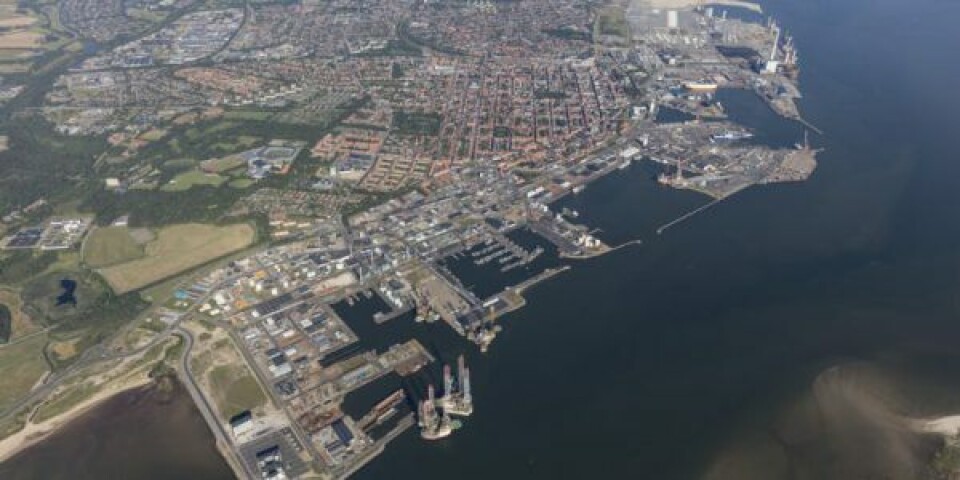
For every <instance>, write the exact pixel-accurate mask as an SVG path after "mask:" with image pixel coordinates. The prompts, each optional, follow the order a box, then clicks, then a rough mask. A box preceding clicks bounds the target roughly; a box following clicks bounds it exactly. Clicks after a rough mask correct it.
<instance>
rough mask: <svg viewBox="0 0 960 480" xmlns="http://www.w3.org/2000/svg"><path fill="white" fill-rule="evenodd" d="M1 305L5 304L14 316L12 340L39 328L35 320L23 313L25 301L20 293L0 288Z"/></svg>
mask: <svg viewBox="0 0 960 480" xmlns="http://www.w3.org/2000/svg"><path fill="white" fill-rule="evenodd" d="M0 305H5V306H6V307H7V309H8V310H9V311H10V316H11V317H12V318H11V320H12V324H11V329H10V330H11V334H10V340H16V339H17V338H20V337H22V336H24V335H28V334H30V333H33V332H35V331H37V330H38V329H39V327H38V326H37V325H36V324H35V323H34V322H33V320H31V319H30V317H29V316H28V315H27V314H25V313H23V311H22V308H23V301H22V300H21V299H20V294H19V293H17V292H15V291H13V290H6V289H2V288H0Z"/></svg>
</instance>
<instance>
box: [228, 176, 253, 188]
mask: <svg viewBox="0 0 960 480" xmlns="http://www.w3.org/2000/svg"><path fill="white" fill-rule="evenodd" d="M253 183H254V181H253V180H252V179H249V178H238V179H235V180H231V181H230V183H229V185H230V186H231V187H233V188H247V187H249V186H251V185H253Z"/></svg>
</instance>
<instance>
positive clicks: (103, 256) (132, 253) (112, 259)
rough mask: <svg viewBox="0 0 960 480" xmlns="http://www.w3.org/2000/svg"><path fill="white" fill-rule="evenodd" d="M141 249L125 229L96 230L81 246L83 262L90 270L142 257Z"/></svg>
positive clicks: (108, 228) (107, 228)
mask: <svg viewBox="0 0 960 480" xmlns="http://www.w3.org/2000/svg"><path fill="white" fill-rule="evenodd" d="M143 255H144V252H143V247H142V246H141V245H139V244H138V243H137V241H136V240H134V238H133V237H132V236H130V229H128V228H127V227H105V228H98V229H96V230H94V231H92V232H90V235H89V236H88V237H87V240H86V242H84V244H83V261H84V262H85V263H86V264H87V265H89V266H90V267H92V268H102V267H108V266H110V265H116V264H118V263H123V262H129V261H131V260H136V259H138V258H141V257H143Z"/></svg>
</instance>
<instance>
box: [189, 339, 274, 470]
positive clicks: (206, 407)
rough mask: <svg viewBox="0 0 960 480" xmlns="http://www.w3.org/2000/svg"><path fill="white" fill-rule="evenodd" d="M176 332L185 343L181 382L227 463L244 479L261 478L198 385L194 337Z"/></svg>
mask: <svg viewBox="0 0 960 480" xmlns="http://www.w3.org/2000/svg"><path fill="white" fill-rule="evenodd" d="M174 331H175V333H174V334H175V335H177V336H178V337H180V338H182V339H183V341H184V348H183V355H182V356H181V357H180V362H179V364H178V365H177V372H178V373H179V377H180V380H181V381H182V383H183V385H184V386H185V387H187V391H188V392H189V393H190V396H191V397H192V398H193V403H194V404H196V406H197V409H198V410H200V414H201V415H203V419H204V420H206V422H207V425H209V426H210V431H211V432H213V436H214V437H216V439H217V445H219V446H220V452H221V453H222V454H223V455H224V457H226V460H227V463H229V464H230V466H231V467H232V468H233V471H234V473H237V474H240V473H241V472H242V475H243V477H242V478H247V479H255V478H260V475H259V474H258V473H257V472H252V471H251V470H250V466H249V465H248V464H247V462H244V461H243V459H242V458H240V455H239V454H238V453H237V451H236V449H235V448H234V444H233V440H232V439H231V438H230V433H229V432H227V431H226V429H225V428H224V425H223V422H220V421H219V420H218V419H217V415H216V414H215V413H214V411H213V408H212V407H211V406H210V402H209V401H208V400H207V397H206V396H204V395H203V392H201V391H200V387H199V386H198V385H197V381H196V378H194V376H193V370H192V369H191V368H190V351H191V350H192V349H193V335H192V334H191V333H190V332H189V331H187V330H185V329H183V328H182V327H179V326H178V327H176V328H175V329H174Z"/></svg>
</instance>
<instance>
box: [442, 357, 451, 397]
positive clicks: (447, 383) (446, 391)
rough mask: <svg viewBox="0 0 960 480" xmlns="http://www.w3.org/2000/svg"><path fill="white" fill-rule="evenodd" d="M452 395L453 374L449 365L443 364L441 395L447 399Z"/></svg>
mask: <svg viewBox="0 0 960 480" xmlns="http://www.w3.org/2000/svg"><path fill="white" fill-rule="evenodd" d="M452 395H453V374H452V373H451V372H450V365H444V366H443V397H444V398H445V399H449V398H450V397H451V396H452Z"/></svg>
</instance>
